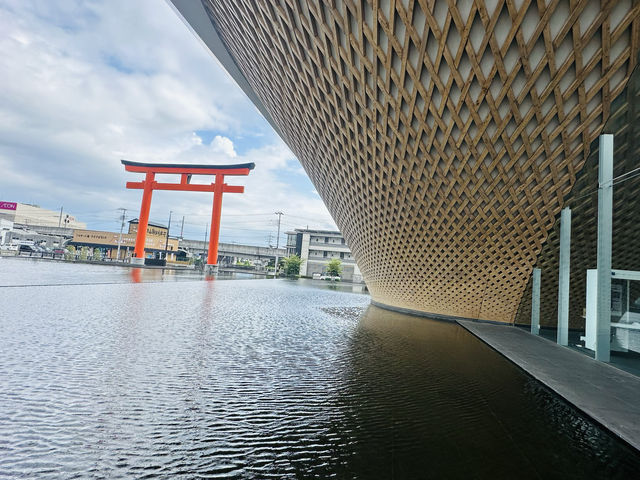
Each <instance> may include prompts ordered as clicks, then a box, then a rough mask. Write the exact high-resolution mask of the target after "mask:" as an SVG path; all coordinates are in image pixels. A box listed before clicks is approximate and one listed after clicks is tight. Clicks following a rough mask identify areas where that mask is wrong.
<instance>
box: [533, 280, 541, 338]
mask: <svg viewBox="0 0 640 480" xmlns="http://www.w3.org/2000/svg"><path fill="white" fill-rule="evenodd" d="M531 333H532V334H533V335H538V334H539V333H540V269H539V268H534V269H533V286H532V289H531Z"/></svg>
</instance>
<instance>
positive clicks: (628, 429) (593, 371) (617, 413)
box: [457, 320, 640, 451]
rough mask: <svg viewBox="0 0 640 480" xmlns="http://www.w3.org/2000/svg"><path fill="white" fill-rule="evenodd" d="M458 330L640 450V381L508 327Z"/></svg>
mask: <svg viewBox="0 0 640 480" xmlns="http://www.w3.org/2000/svg"><path fill="white" fill-rule="evenodd" d="M457 323H458V324H459V325H460V326H462V327H463V328H464V329H466V330H467V331H468V332H470V333H471V334H473V335H474V336H476V337H477V338H478V339H480V340H481V341H483V342H484V343H486V344H487V345H488V346H489V347H491V348H493V349H494V350H495V351H497V352H498V353H500V354H501V355H503V356H504V357H506V358H507V359H508V360H510V361H511V362H512V363H514V364H515V365H517V366H518V367H520V368H521V369H522V370H523V371H524V372H526V373H527V374H529V375H531V376H532V377H533V378H535V379H536V380H538V381H539V382H541V383H542V384H543V385H545V386H547V387H548V388H550V389H551V390H552V391H553V392H555V393H556V394H557V395H559V396H560V397H562V398H563V399H564V400H566V401H567V402H569V403H570V404H571V405H573V406H574V407H576V408H577V409H578V410H580V411H581V412H582V413H583V414H585V415H586V416H587V417H589V418H591V419H592V420H593V421H594V422H596V423H597V424H599V425H600V426H602V427H603V428H604V429H606V430H608V431H609V432H611V433H612V434H613V435H614V436H616V437H618V438H619V439H621V440H622V441H623V442H625V443H626V444H628V445H629V446H631V447H632V448H634V449H635V450H637V451H640V378H639V377H636V376H635V375H632V374H630V373H627V372H625V371H623V370H619V369H618V368H615V367H612V366H611V365H608V364H606V363H602V362H597V361H595V360H594V359H592V358H590V357H588V356H586V355H583V354H581V353H579V352H576V351H574V350H571V349H570V348H567V347H562V346H560V345H557V344H556V343H553V342H551V341H549V340H547V339H545V338H542V337H539V336H535V335H531V334H530V333H528V332H526V331H523V330H521V329H519V328H516V327H512V326H507V325H504V326H503V325H490V324H482V323H477V322H473V321H468V320H458V322H457Z"/></svg>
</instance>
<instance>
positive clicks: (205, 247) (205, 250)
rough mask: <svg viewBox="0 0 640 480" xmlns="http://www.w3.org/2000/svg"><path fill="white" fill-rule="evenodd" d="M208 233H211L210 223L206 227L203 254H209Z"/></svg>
mask: <svg viewBox="0 0 640 480" xmlns="http://www.w3.org/2000/svg"><path fill="white" fill-rule="evenodd" d="M207 233H209V222H207V226H206V227H204V245H203V246H202V253H203V254H206V253H207Z"/></svg>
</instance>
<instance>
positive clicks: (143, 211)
mask: <svg viewBox="0 0 640 480" xmlns="http://www.w3.org/2000/svg"><path fill="white" fill-rule="evenodd" d="M154 179H155V173H154V172H146V176H145V179H144V190H143V193H142V204H141V205H140V216H139V217H138V232H137V234H136V246H135V250H134V251H133V257H132V258H131V263H132V264H134V265H144V245H145V242H146V240H147V226H148V225H149V212H150V210H151V195H152V193H153V181H154ZM167 235H168V232H167Z"/></svg>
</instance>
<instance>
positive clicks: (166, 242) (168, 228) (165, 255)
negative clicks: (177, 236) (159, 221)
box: [164, 210, 173, 265]
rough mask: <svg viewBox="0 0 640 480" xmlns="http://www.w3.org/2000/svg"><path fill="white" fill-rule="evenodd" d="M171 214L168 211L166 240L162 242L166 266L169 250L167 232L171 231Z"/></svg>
mask: <svg viewBox="0 0 640 480" xmlns="http://www.w3.org/2000/svg"><path fill="white" fill-rule="evenodd" d="M172 213H173V212H172V211H171V210H169V225H167V238H166V239H165V241H164V264H165V265H166V264H167V256H168V253H169V252H168V250H167V249H168V248H169V230H171V214H172Z"/></svg>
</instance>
